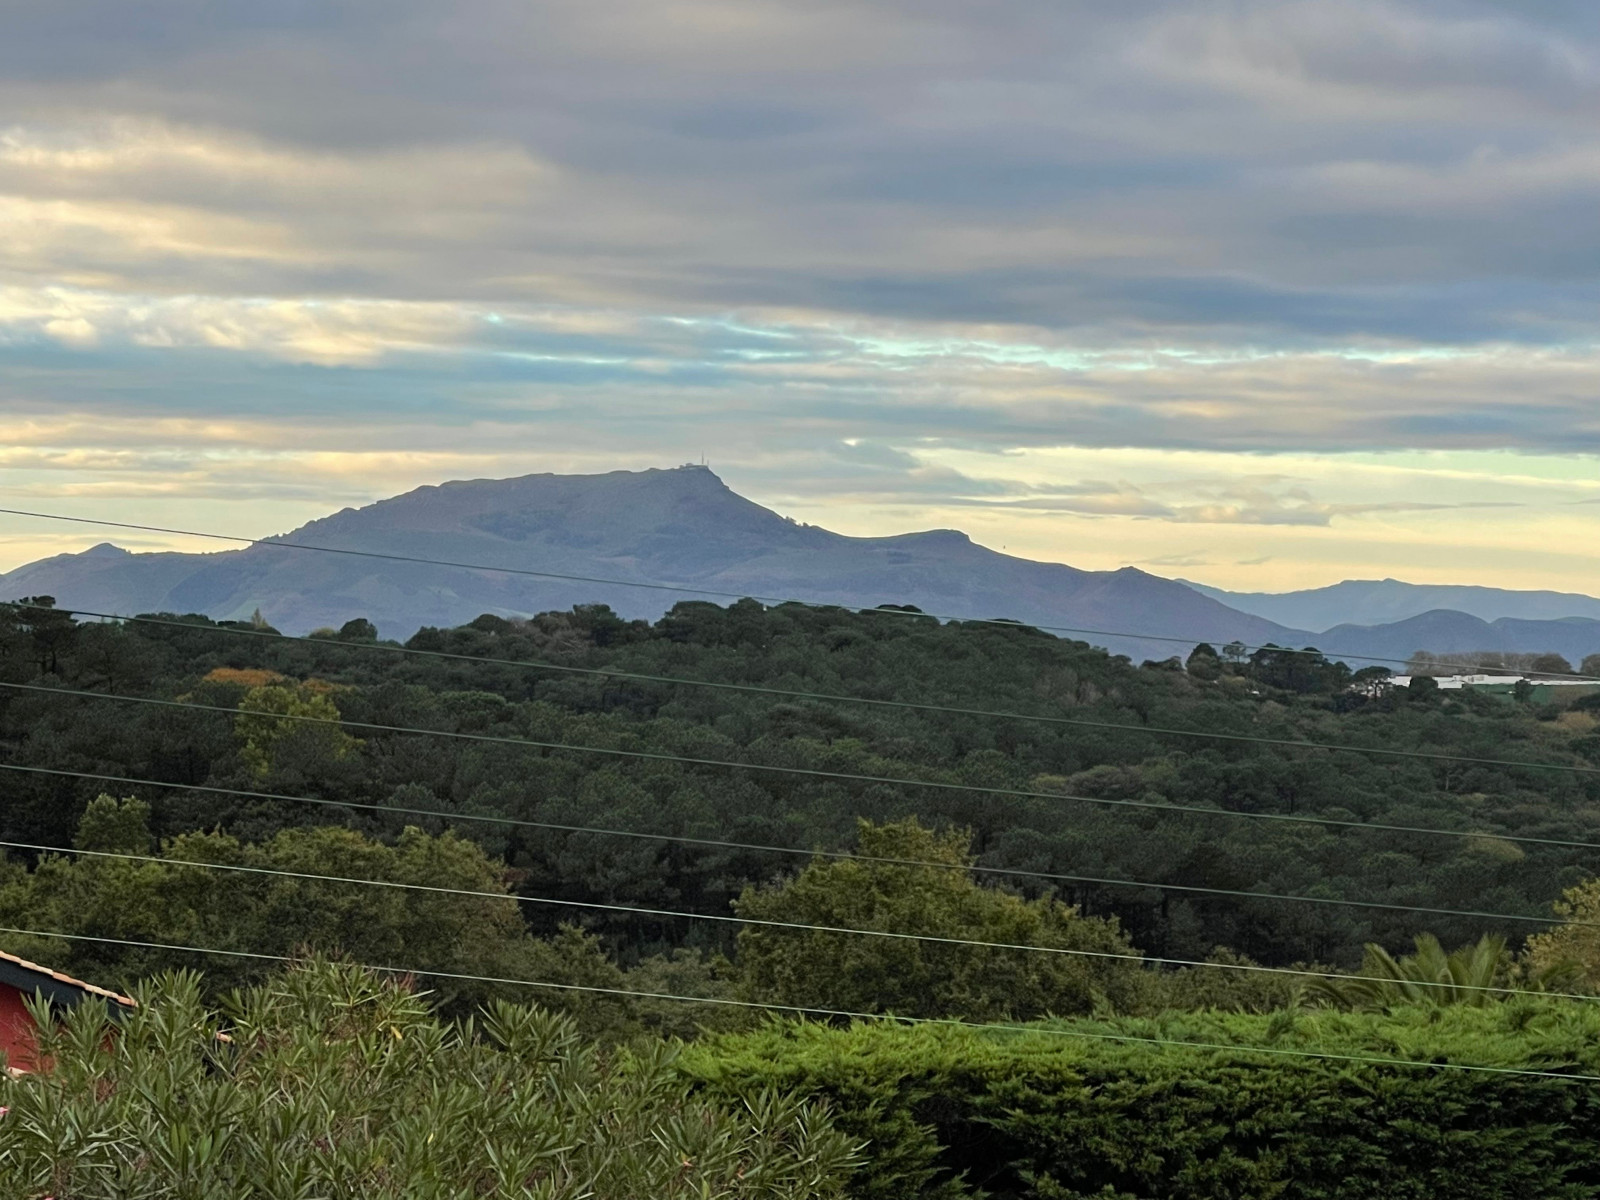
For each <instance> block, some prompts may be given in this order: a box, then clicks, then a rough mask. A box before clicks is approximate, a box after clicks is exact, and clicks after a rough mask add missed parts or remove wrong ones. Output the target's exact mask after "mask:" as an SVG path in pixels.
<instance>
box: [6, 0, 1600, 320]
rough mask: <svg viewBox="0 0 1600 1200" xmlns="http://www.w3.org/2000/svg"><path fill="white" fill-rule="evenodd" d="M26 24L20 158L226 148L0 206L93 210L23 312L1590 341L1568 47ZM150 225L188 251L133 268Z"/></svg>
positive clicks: (392, 16) (42, 13)
mask: <svg viewBox="0 0 1600 1200" xmlns="http://www.w3.org/2000/svg"><path fill="white" fill-rule="evenodd" d="M16 9H17V11H15V12H13V13H10V14H8V23H7V38H6V39H5V43H4V46H0V102H3V103H4V106H5V108H4V111H6V112H8V113H10V114H13V120H14V121H15V122H16V123H17V126H18V128H19V129H20V130H21V131H22V134H23V135H25V136H26V137H29V138H33V137H43V138H45V139H46V140H48V139H49V138H52V137H55V138H64V139H66V140H68V141H70V140H71V139H72V138H74V137H89V139H90V140H91V141H93V139H94V137H95V136H98V135H97V134H96V131H97V130H99V131H101V133H102V134H103V132H104V129H105V124H106V122H107V121H110V120H113V119H114V118H116V117H117V116H119V115H127V116H130V117H132V118H133V119H135V121H136V122H137V121H144V122H154V123H156V124H157V125H163V124H164V125H170V126H171V127H173V128H175V129H177V130H178V131H179V136H180V139H181V137H184V136H189V134H188V133H185V132H184V131H190V132H192V133H193V136H194V137H195V138H197V139H199V140H201V141H206V140H208V139H209V142H210V143H214V145H215V146H217V147H221V148H222V150H221V151H217V152H208V153H206V154H201V155H197V156H191V157H190V158H188V159H183V158H181V156H180V157H179V158H178V159H174V158H172V157H171V156H169V157H168V158H167V159H166V160H162V159H160V157H159V156H156V157H155V158H150V157H145V158H139V157H138V156H137V155H135V156H134V159H133V160H130V162H129V163H128V164H126V165H125V166H124V167H121V168H117V167H114V166H113V167H112V168H107V169H103V170H91V169H89V168H87V167H85V166H83V164H82V162H81V161H80V163H79V164H78V165H77V166H69V167H66V168H62V169H55V170H46V169H42V168H38V167H27V166H26V165H25V164H17V163H9V164H6V165H4V166H0V174H3V176H4V178H3V179H0V187H3V188H4V189H5V190H6V191H7V192H9V193H10V194H12V195H15V196H18V197H21V198H23V199H24V200H31V201H34V202H36V203H37V204H38V205H41V206H45V207H48V206H50V205H54V204H58V203H59V202H61V201H63V200H64V199H65V200H69V201H71V202H72V203H74V204H77V205H79V206H80V212H79V213H78V218H81V219H75V220H74V221H72V222H68V223H67V224H66V225H65V226H64V227H63V229H62V231H61V235H60V236H59V237H53V238H43V235H41V237H42V239H43V240H41V241H40V242H39V244H38V245H37V246H36V247H35V250H36V253H34V254H32V255H31V256H30V255H29V254H28V253H25V252H24V250H21V249H18V248H16V247H13V248H11V249H10V250H9V251H8V252H7V258H8V259H9V261H10V265H11V269H12V270H13V271H16V272H20V273H22V274H23V275H25V276H27V277H28V278H32V279H46V278H50V277H52V275H56V276H59V275H61V274H67V273H70V274H72V275H74V276H76V277H79V278H98V279H102V280H109V281H112V282H114V283H115V284H116V286H121V287H127V288H130V289H137V288H140V287H144V288H149V289H152V290H164V289H170V290H174V291H201V292H204V291H216V292H221V293H231V294H246V295H260V294H269V295H270V294H285V293H315V294H323V295H345V294H359V295H368V296H396V297H421V296H427V297H435V298H441V299H443V298H451V299H468V300H492V301H511V300H517V299H528V298H543V299H558V300H573V299H578V300H583V301H597V302H614V303H617V304H621V305H626V306H633V307H638V308H640V309H642V310H646V311H660V310H662V309H663V308H671V309H673V310H678V311H681V310H683V309H685V308H690V309H698V310H701V311H716V310H721V309H726V308H729V307H739V306H749V305H753V304H765V305H775V306H786V307H790V308H793V309H796V310H799V311H801V312H806V313H809V317H810V318H811V319H814V320H818V321H826V320H829V319H833V318H835V317H839V316H844V317H854V316H869V317H875V318H892V319H905V320H911V321H956V322H961V321H966V322H992V323H996V324H1000V325H1013V326H1030V327H1044V328H1051V329H1057V330H1077V331H1083V332H1084V333H1085V334H1086V335H1088V336H1093V337H1100V338H1107V339H1121V340H1129V339H1138V338H1163V337H1165V338H1168V339H1171V338H1173V337H1183V338H1186V339H1193V340H1198V341H1202V342H1205V341H1221V342H1233V341H1237V340H1240V339H1245V340H1251V341H1253V342H1256V343H1265V344H1278V343H1287V344H1303V343H1327V342H1330V341H1338V340H1341V339H1344V340H1348V339H1351V338H1373V337H1379V336H1388V337H1393V338H1400V339H1404V340H1409V341H1414V342H1419V343H1428V342H1435V341H1437V342H1444V343H1451V344H1460V343H1474V342H1479V341H1484V340H1495V339H1501V338H1519V339H1525V340H1534V341H1539V340H1543V341H1552V342H1563V341H1565V340H1567V339H1569V338H1570V337H1571V336H1572V334H1573V331H1574V329H1575V328H1578V327H1580V326H1581V314H1582V313H1583V312H1584V310H1585V308H1586V306H1587V305H1589V304H1590V303H1592V300H1593V287H1592V281H1593V278H1594V268H1595V266H1596V264H1597V263H1600V233H1597V232H1596V230H1595V227H1594V223H1593V221H1592V219H1591V214H1592V206H1591V205H1589V204H1588V201H1589V198H1590V197H1592V195H1593V192H1594V184H1593V183H1592V182H1591V181H1588V180H1586V179H1584V178H1582V177H1581V175H1580V176H1573V175H1571V174H1570V173H1569V174H1568V175H1565V176H1563V175H1561V174H1560V173H1559V172H1558V173H1556V174H1555V175H1540V173H1539V171H1538V170H1536V169H1535V167H1536V166H1537V164H1538V163H1540V162H1543V161H1544V160H1545V159H1547V158H1548V157H1549V155H1550V154H1551V153H1553V152H1555V151H1556V150H1559V149H1563V148H1564V149H1568V150H1570V149H1572V148H1573V147H1577V148H1579V149H1596V148H1600V134H1597V133H1596V132H1595V130H1596V123H1595V121H1594V117H1595V115H1596V97H1597V85H1596V80H1597V78H1600V75H1597V71H1596V66H1595V62H1596V46H1597V37H1596V31H1595V29H1594V22H1593V20H1592V18H1591V17H1589V16H1586V15H1585V14H1584V12H1583V11H1582V10H1581V9H1579V8H1576V7H1574V8H1570V9H1569V8H1563V7H1562V6H1560V5H1543V6H1540V7H1539V8H1538V9H1537V10H1534V9H1527V10H1526V11H1524V10H1523V8H1522V7H1521V6H1511V5H1501V6H1492V5H1485V4H1475V3H1468V2H1467V0H1459V2H1442V0H1436V2H1427V0H1415V2H1411V3H1405V2H1401V0H1393V2H1390V3H1373V2H1358V0H1316V2H1315V3H1287V2H1274V3H1266V2H1259V0H1258V2H1253V3H1252V2H1240V3H1229V4H1220V3H1215V4H1214V3H1200V4H1191V3H1180V2H1179V0H1169V2H1167V3H1154V2H1149V3H1144V2H1141V3H1125V4H1118V5H1115V6H1108V5H1099V4H1090V3H1075V4H1045V3H1042V2H1031V0H1025V2H1021V3H1018V4H1015V5H1007V6H1004V8H1003V9H1002V10H996V9H995V8H994V7H993V6H981V5H976V4H971V3H950V2H944V3H923V4H913V3H910V2H905V3H879V4H856V3H842V2H820V3H816V4H809V5H792V4H778V3H739V4H735V3H731V2H723V0H718V2H712V0H670V2H664V0H618V3H615V4H606V5H555V4H526V3H512V2H511V0H467V2H466V3H463V4H457V5H449V6H438V5H424V4H422V3H420V2H419V0H393V2H392V3H388V4H382V5H379V4H375V3H366V2H363V3H348V2H347V3H341V4H328V5H315V6H310V5H302V4H298V3H289V2H287V0H275V2H268V3H253V4H243V3H239V4H234V3H216V4H210V5H205V6H195V5H192V4H172V5H166V6H160V7H156V8H152V7H150V6H139V7H130V6H127V5H125V4H117V3H89V2H87V0H56V2H55V3H52V4H49V5H31V6H16ZM135 13H136V14H137V16H133V15H130V14H135ZM1397 131H1398V132H1397ZM1485 146H1488V147H1490V148H1492V149H1494V150H1495V151H1496V152H1497V153H1499V154H1500V155H1501V158H1502V161H1501V166H1500V168H1499V169H1500V170H1502V171H1503V172H1506V173H1510V174H1518V173H1519V172H1520V173H1522V174H1524V175H1527V176H1528V179H1529V181H1528V182H1527V183H1526V185H1525V186H1524V187H1523V188H1522V190H1521V191H1517V192H1514V193H1511V194H1506V195H1501V196H1499V197H1498V198H1496V199H1493V200H1492V201H1491V202H1485V203H1483V204H1480V205H1479V207H1478V209H1477V210H1476V211H1474V212H1471V213H1463V214H1459V215H1457V216H1456V217H1453V218H1451V219H1436V218H1437V213H1436V212H1435V211H1434V209H1435V208H1437V201H1428V202H1426V203H1424V202H1420V201H1412V202H1410V203H1409V205H1408V202H1407V199H1406V189H1405V188H1403V187H1400V188H1392V189H1391V192H1392V194H1391V195H1389V196H1388V197H1387V198H1386V200H1385V211H1383V212H1374V211H1373V206H1372V203H1371V201H1370V199H1369V198H1368V197H1367V196H1364V195H1363V194H1362V193H1361V189H1360V188H1359V187H1358V188H1355V189H1350V188H1346V189H1344V191H1343V192H1338V190H1337V189H1322V190H1319V188H1318V186H1317V182H1316V181H1317V178H1318V174H1317V173H1318V172H1319V171H1324V172H1325V171H1327V170H1328V169H1337V168H1344V167H1348V166H1351V165H1356V166H1359V165H1362V164H1378V165H1380V166H1386V167H1392V168H1402V169H1417V170H1423V171H1430V172H1435V173H1442V175H1441V177H1442V179H1443V180H1444V185H1443V186H1445V187H1446V188H1448V185H1449V178H1450V172H1451V171H1452V170H1455V169H1458V168H1461V167H1462V166H1463V164H1466V165H1468V166H1470V164H1471V162H1472V161H1473V155H1475V154H1479V153H1481V152H1482V150H1483V149H1484V147H1485ZM223 151H229V152H231V157H230V153H225V152H223ZM252 154H253V155H255V158H254V159H253V160H252V159H251V155H252ZM247 160H248V161H247ZM250 161H254V162H255V163H256V166H255V167H252V166H251V165H250ZM1399 177H1403V172H1402V176H1397V178H1399ZM1455 190H1456V191H1457V192H1458V193H1463V194H1466V193H1470V192H1471V191H1472V189H1471V188H1457V189H1455ZM95 205H100V206H101V207H102V208H104V209H106V211H99V210H96V211H90V209H93V208H94V206H95ZM163 206H166V207H163ZM111 210H115V211H114V212H113V211H111ZM130 212H131V213H133V214H135V215H138V216H141V217H143V218H164V219H167V220H169V223H170V224H171V225H172V226H173V227H174V228H179V229H188V230H190V231H193V233H194V235H195V236H194V237H193V238H191V239H190V242H191V243H192V244H187V245H169V246H166V247H164V248H163V247H161V246H156V247H155V248H154V249H152V248H151V236H150V231H149V229H148V228H142V229H134V230H132V231H131V232H130V231H129V230H128V229H122V230H121V231H120V232H119V230H118V229H117V228H114V227H112V226H114V225H115V221H114V220H112V218H113V217H114V216H115V215H116V213H122V214H123V215H124V216H126V215H127V214H128V213H130ZM97 213H98V215H97ZM97 221H100V222H101V223H100V224H99V225H97V224H96V222H97ZM108 222H109V225H108V224H107V223H108Z"/></svg>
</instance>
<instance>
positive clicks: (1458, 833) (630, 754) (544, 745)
mask: <svg viewBox="0 0 1600 1200" xmlns="http://www.w3.org/2000/svg"><path fill="white" fill-rule="evenodd" d="M0 688H13V689H17V690H22V691H31V692H46V693H50V694H53V695H68V696H80V697H84V698H87V699H91V700H119V701H123V702H125V703H130V704H146V705H155V706H157V707H162V708H187V709H193V710H195V711H197V712H214V713H222V714H226V715H229V716H244V715H256V716H262V717H270V718H271V719H273V720H280V721H301V722H305V723H308V724H313V725H336V726H342V725H348V726H350V727H351V728H353V729H367V730H374V731H378V732H386V733H407V734H417V735H421V736H424V737H444V738H455V739H458V740H464V741H474V742H488V743H491V744H497V745H509V746H524V747H528V748H530V749H535V750H557V751H560V750H566V751H572V752H576V753H585V754H601V755H611V756H614V757H620V758H632V759H642V760H645V761H650V762H673V763H681V764H686V765H689V766H705V767H723V768H729V769H733V770H748V771H766V772H769V773H774V774H784V775H798V776H802V777H805V778H812V779H837V780H841V781H844V782H850V783H882V784H889V785H892V786H896V787H907V788H927V789H930V790H933V791H952V792H961V793H963V794H967V795H980V796H1010V797H1015V798H1017V799H1022V800H1068V801H1072V802H1076V803H1080V804H1099V805H1106V806H1111V807H1118V808H1142V809H1150V810H1153V811H1158V812H1180V813H1187V814H1189V815H1191V816H1216V817H1228V818H1235V819H1239V820H1251V821H1280V822H1286V823H1289V824H1299V825H1322V826H1328V827H1336V828H1346V829H1369V830H1380V831H1383V832H1387V833H1416V834H1426V835H1438V836H1442V837H1462V838H1499V839H1502V840H1505V841H1517V842H1527V843H1530V844H1534V845H1549V846H1569V847H1573V848H1580V849H1581V848H1592V847H1593V846H1594V845H1595V843H1590V842H1577V841H1567V840H1564V839H1560V838H1534V837H1527V836H1519V835H1514V834H1497V833H1482V832H1478V831H1472V830H1450V829H1435V828H1430V827H1428V826H1425V825H1393V824H1388V823H1380V822H1376V821H1346V820H1341V819H1339V818H1337V817H1320V816H1317V817H1308V816H1299V815H1297V814H1293V813H1261V812H1236V811H1233V810H1229V809H1221V808H1196V807H1193V806H1191V805H1185V804H1168V803H1164V802H1160V801H1152V800H1114V799H1110V798H1108V797H1103V796H1080V795H1076V794H1073V793H1071V792H1035V791H1025V790H1022V789H1018V788H1002V787H991V786H988V785H985V784H977V783H952V782H948V781H944V780H926V779H904V778H900V777H898V776H893V775H866V774H857V773H852V772H846V771H826V770H822V769H821V768H816V767H785V766H777V765H774V764H769V763H742V762H730V761H728V760H726V759H718V758H692V757H689V756H687V755H682V754H666V753H662V752H658V751H648V750H621V749H615V748H612V747H606V746H580V745H573V744H570V743H567V742H541V741H534V740H532V739H529V738H511V737H497V736H494V735H492V734H483V733H463V732H458V731H452V730H446V729H417V728H413V727H410V726H404V725H377V724H372V723H370V722H362V721H345V720H343V719H340V720H335V719H333V718H331V717H312V716H307V715H302V714H298V713H258V714H249V713H247V712H246V710H244V709H239V708H224V707H221V706H220V705H214V704H197V703H194V702H193V701H186V700H160V699H155V698H151V697H144V696H119V695H113V694H111V693H108V692H89V691H81V690H78V689H73V688H52V687H42V686H40V685H38V684H30V683H7V682H4V681H0ZM1511 765H1520V764H1511ZM1572 769H1584V768H1572ZM1589 769H1591V770H1592V769H1593V768H1589Z"/></svg>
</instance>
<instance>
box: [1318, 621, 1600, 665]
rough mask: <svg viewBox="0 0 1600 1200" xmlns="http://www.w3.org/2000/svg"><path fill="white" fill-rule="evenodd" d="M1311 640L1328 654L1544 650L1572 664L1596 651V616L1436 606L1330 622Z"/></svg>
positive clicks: (1599, 634) (1599, 638)
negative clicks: (1516, 614)
mask: <svg viewBox="0 0 1600 1200" xmlns="http://www.w3.org/2000/svg"><path fill="white" fill-rule="evenodd" d="M1315 644H1316V647H1317V649H1319V650H1321V651H1322V652H1323V653H1324V654H1327V655H1330V656H1331V657H1334V658H1337V657H1340V656H1341V655H1349V656H1355V655H1369V656H1373V657H1387V658H1398V659H1404V658H1407V657H1409V656H1410V655H1411V654H1412V653H1413V652H1415V651H1417V650H1431V651H1433V652H1434V653H1435V654H1467V653H1471V652H1473V651H1479V650H1501V651H1510V652H1515V653H1521V654H1539V653H1545V652H1547V651H1548V652H1554V653H1556V654H1559V655H1561V656H1562V657H1563V658H1565V659H1566V660H1567V661H1568V662H1570V663H1572V664H1573V665H1574V666H1576V665H1577V664H1579V663H1581V662H1582V661H1583V659H1584V658H1585V657H1586V656H1587V655H1590V654H1595V653H1600V621H1597V620H1594V619H1593V618H1590V617H1563V618H1561V619H1560V620H1557V621H1523V620H1517V619H1515V618H1512V617H1501V618H1500V619H1499V620H1496V621H1484V620H1482V619H1480V618H1478V617H1474V616H1471V615H1470V614H1468V613H1461V612H1451V611H1448V610H1443V609H1440V610H1435V611H1433V612H1426V613H1421V614H1419V615H1418V616H1415V617H1408V618H1406V619H1405V620H1404V621H1394V622H1390V623H1389V624H1385V625H1336V626H1334V627H1333V628H1332V629H1329V630H1326V631H1324V632H1322V633H1319V634H1317V635H1316V643H1315ZM1357 665H1360V664H1359V663H1358V664H1357Z"/></svg>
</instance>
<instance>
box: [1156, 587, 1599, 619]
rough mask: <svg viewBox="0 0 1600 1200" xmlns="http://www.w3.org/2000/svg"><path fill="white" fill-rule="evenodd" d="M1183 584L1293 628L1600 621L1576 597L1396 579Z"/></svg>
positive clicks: (1590, 604)
mask: <svg viewBox="0 0 1600 1200" xmlns="http://www.w3.org/2000/svg"><path fill="white" fill-rule="evenodd" d="M1181 582H1183V583H1187V584H1188V585H1189V586H1190V587H1192V588H1193V589H1194V590H1195V591H1197V592H1199V593H1200V594H1201V595H1202V596H1210V597H1211V598H1212V599H1213V600H1220V601H1221V602H1222V603H1223V604H1226V605H1227V606H1228V607H1229V608H1236V609H1238V610H1239V611H1240V612H1247V613H1253V614H1255V615H1256V616H1258V617H1265V618H1266V619H1267V620H1269V621H1276V622H1277V623H1278V624H1280V625H1287V626H1290V627H1292V628H1294V629H1313V630H1317V629H1332V628H1333V627H1334V626H1335V625H1345V624H1355V625H1383V624H1388V623H1390V622H1394V621H1406V620H1409V619H1410V618H1412V617H1420V616H1421V615H1422V614H1423V613H1429V612H1435V611H1438V610H1440V609H1448V610H1450V611H1452V612H1457V613H1465V614H1466V615H1467V616H1469V617H1477V618H1478V619H1479V620H1480V621H1498V620H1500V619H1501V618H1504V617H1510V618H1513V619H1515V620H1518V621H1559V620H1562V619H1563V618H1566V617H1588V618H1590V619H1592V620H1600V600H1597V599H1596V598H1595V597H1593V596H1584V595H1580V594H1579V593H1577V592H1514V591H1510V590H1508V589H1506V588H1491V587H1472V586H1468V585H1455V584H1436V583H1402V582H1401V581H1400V580H1398V579H1346V580H1345V581H1344V582H1343V583H1335V584H1333V585H1331V586H1330V587H1320V588H1310V589H1308V590H1306V591H1302V592H1227V591H1223V590H1222V589H1221V588H1214V587H1207V586H1206V585H1205V584H1203V583H1190V582H1189V580H1187V579H1185V580H1182V581H1181Z"/></svg>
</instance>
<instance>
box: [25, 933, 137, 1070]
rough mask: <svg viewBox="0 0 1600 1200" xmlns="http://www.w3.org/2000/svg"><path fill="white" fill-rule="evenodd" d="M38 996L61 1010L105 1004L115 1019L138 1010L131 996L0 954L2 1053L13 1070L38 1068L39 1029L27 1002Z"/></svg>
mask: <svg viewBox="0 0 1600 1200" xmlns="http://www.w3.org/2000/svg"><path fill="white" fill-rule="evenodd" d="M35 995H42V996H43V997H44V998H45V999H46V1000H48V1001H49V1002H50V1006H51V1007H52V1008H54V1009H57V1010H65V1009H69V1008H73V1007H75V1006H76V1005H79V1004H83V1003H85V1002H88V1003H91V1004H104V1005H105V1006H106V1007H107V1008H108V1009H109V1010H110V1012H111V1015H112V1017H113V1018H118V1017H120V1016H121V1015H122V1014H123V1013H124V1012H126V1011H127V1010H129V1009H131V1008H135V1007H137V1005H136V1004H135V1003H134V1001H133V1000H132V999H131V998H129V997H127V996H123V995H121V994H119V993H117V992H108V991H107V990H106V989H105V988H100V987H95V985H94V984H92V983H85V982H83V980H81V979H74V978H73V977H72V976H71V975H63V974H62V973H61V972H60V971H52V970H51V969H50V968H49V967H41V966H40V965H39V964H38V963H31V962H29V961H28V960H27V959H25V958H18V957H17V956H16V955H14V954H6V953H5V952H4V951H0V1050H4V1051H5V1054H6V1065H7V1066H8V1067H9V1068H10V1069H11V1070H13V1071H31V1070H33V1069H34V1068H35V1067H36V1066H37V1065H38V1064H37V1061H36V1055H37V1053H38V1049H39V1043H38V1039H37V1037H36V1033H37V1030H38V1027H37V1026H36V1025H35V1024H34V1023H33V1017H32V1016H31V1015H30V1014H29V1012H28V1006H27V1004H26V1003H25V1001H27V1000H28V999H31V998H32V997H33V996H35Z"/></svg>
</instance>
